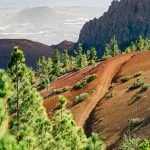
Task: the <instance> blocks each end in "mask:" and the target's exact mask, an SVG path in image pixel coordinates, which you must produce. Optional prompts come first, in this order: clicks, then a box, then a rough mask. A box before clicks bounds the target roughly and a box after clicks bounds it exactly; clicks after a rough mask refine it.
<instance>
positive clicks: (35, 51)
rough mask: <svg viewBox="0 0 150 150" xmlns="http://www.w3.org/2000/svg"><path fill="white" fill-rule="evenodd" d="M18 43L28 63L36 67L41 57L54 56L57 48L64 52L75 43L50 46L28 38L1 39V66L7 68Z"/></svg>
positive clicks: (66, 42)
mask: <svg viewBox="0 0 150 150" xmlns="http://www.w3.org/2000/svg"><path fill="white" fill-rule="evenodd" d="M16 45H17V46H19V48H20V49H21V50H23V51H24V53H25V56H26V63H27V65H28V66H30V67H32V68H34V69H36V68H37V65H36V62H37V59H38V58H39V57H42V56H45V57H53V55H54V53H55V50H56V49H59V51H60V53H62V51H63V50H64V49H70V48H72V46H73V45H74V44H73V43H72V42H69V41H64V42H62V43H60V44H58V45H53V46H48V45H45V44H42V43H39V42H34V41H30V40H26V39H0V68H7V64H8V62H9V58H10V54H11V52H12V50H13V47H14V46H16Z"/></svg>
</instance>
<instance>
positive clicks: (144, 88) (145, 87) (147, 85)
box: [140, 83, 150, 92]
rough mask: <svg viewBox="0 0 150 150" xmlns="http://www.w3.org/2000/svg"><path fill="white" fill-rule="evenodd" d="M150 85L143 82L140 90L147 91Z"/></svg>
mask: <svg viewBox="0 0 150 150" xmlns="http://www.w3.org/2000/svg"><path fill="white" fill-rule="evenodd" d="M149 87H150V84H146V83H145V84H143V86H142V87H141V90H140V92H145V91H147V90H148V88H149Z"/></svg>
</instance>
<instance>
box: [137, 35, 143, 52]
mask: <svg viewBox="0 0 150 150" xmlns="http://www.w3.org/2000/svg"><path fill="white" fill-rule="evenodd" d="M136 45H137V51H143V50H144V39H143V37H142V36H141V35H140V36H139V38H138V40H137V41H136Z"/></svg>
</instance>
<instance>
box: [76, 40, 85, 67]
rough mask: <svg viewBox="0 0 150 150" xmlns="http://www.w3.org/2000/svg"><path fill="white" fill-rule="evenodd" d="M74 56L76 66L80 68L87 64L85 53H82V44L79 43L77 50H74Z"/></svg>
mask: <svg viewBox="0 0 150 150" xmlns="http://www.w3.org/2000/svg"><path fill="white" fill-rule="evenodd" d="M75 53H76V54H77V56H76V68H77V69H82V68H84V67H86V66H87V57H86V54H83V48H82V44H81V43H79V44H78V47H77V50H75Z"/></svg>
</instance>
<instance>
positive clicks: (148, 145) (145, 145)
mask: <svg viewBox="0 0 150 150" xmlns="http://www.w3.org/2000/svg"><path fill="white" fill-rule="evenodd" d="M139 147H140V149H141V150H149V149H150V140H144V141H143V142H141V143H140V146H139Z"/></svg>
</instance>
